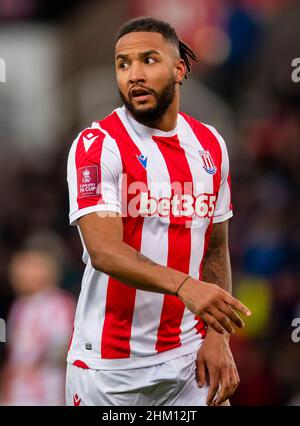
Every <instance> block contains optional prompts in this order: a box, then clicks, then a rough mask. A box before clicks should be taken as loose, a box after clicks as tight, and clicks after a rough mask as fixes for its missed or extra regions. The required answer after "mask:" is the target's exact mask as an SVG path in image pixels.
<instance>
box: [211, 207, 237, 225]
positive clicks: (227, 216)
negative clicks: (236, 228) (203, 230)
mask: <svg viewBox="0 0 300 426" xmlns="http://www.w3.org/2000/svg"><path fill="white" fill-rule="evenodd" d="M232 216H233V212H232V210H230V211H229V212H227V213H225V214H221V215H217V216H214V217H213V223H220V222H225V220H227V219H230V218H231V217H232Z"/></svg>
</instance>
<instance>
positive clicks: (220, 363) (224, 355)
mask: <svg viewBox="0 0 300 426" xmlns="http://www.w3.org/2000/svg"><path fill="white" fill-rule="evenodd" d="M206 372H207V375H208V384H209V390H208V396H207V405H210V406H217V405H230V404H229V401H228V399H229V398H231V397H232V395H233V394H234V392H235V391H236V388H237V387H238V385H239V383H240V378H239V374H238V371H237V368H236V365H235V362H234V359H233V356H232V353H231V350H230V347H229V335H228V334H227V335H223V336H221V335H220V334H218V333H216V332H215V331H214V330H212V329H209V330H208V332H207V335H206V338H205V339H204V342H203V344H202V346H201V348H200V349H199V351H198V353H197V360H196V379H197V382H198V386H201V387H202V386H203V385H204V384H205V381H206Z"/></svg>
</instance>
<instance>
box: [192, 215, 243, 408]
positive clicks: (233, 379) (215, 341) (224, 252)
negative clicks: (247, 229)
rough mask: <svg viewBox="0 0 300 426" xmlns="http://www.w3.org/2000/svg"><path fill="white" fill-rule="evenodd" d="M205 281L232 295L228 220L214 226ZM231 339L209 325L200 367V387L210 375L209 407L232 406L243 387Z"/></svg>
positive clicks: (199, 355)
mask: <svg viewBox="0 0 300 426" xmlns="http://www.w3.org/2000/svg"><path fill="white" fill-rule="evenodd" d="M203 280H204V281H209V282H213V283H215V284H216V285H218V286H219V287H221V288H223V289H225V290H226V291H228V292H229V293H231V292H232V281H231V266H230V256H229V248H228V221H225V222H222V223H216V224H214V225H213V229H212V234H211V238H210V242H209V246H208V248H207V252H206V255H205V258H204V260H203ZM228 309H230V307H228ZM229 339H230V334H229V333H224V334H223V335H222V336H221V335H220V334H218V333H216V332H215V330H214V329H213V328H212V327H210V326H208V329H207V336H206V338H205V341H204V343H203V345H202V346H201V347H200V349H199V351H198V355H197V361H196V365H197V379H198V382H199V383H200V385H203V384H204V383H205V376H206V374H205V371H207V372H208V376H209V392H208V396H207V403H208V405H222V404H225V403H226V402H227V403H228V404H229V402H228V398H230V397H231V396H232V395H233V393H234V392H235V390H236V388H237V386H238V384H239V374H238V371H237V368H236V365H235V362H234V359H233V356H232V353H231V350H230V347H229Z"/></svg>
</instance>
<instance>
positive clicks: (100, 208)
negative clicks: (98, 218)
mask: <svg viewBox="0 0 300 426" xmlns="http://www.w3.org/2000/svg"><path fill="white" fill-rule="evenodd" d="M105 211H106V212H107V211H113V212H116V213H120V214H121V213H122V212H121V209H120V208H119V207H117V206H115V205H113V204H97V205H95V206H90V207H85V208H84V209H80V210H78V211H76V212H75V213H72V214H70V216H69V218H70V220H69V221H70V225H71V226H75V225H77V224H78V223H77V219H79V218H80V217H82V216H84V215H86V214H89V213H95V212H105Z"/></svg>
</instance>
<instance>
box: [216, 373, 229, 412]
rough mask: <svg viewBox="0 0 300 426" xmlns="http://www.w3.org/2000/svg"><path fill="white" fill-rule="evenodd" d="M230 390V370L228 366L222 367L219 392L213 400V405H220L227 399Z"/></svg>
mask: <svg viewBox="0 0 300 426" xmlns="http://www.w3.org/2000/svg"><path fill="white" fill-rule="evenodd" d="M230 392H231V386H230V378H229V371H228V369H227V368H226V367H224V368H222V369H221V375H220V387H219V392H218V394H217V397H216V399H215V400H214V401H213V405H220V404H221V403H222V402H224V401H226V399H228V395H229V394H230Z"/></svg>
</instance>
